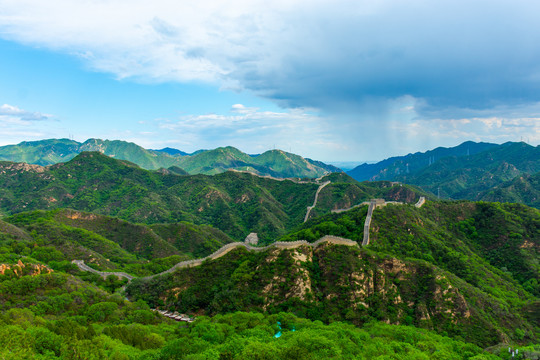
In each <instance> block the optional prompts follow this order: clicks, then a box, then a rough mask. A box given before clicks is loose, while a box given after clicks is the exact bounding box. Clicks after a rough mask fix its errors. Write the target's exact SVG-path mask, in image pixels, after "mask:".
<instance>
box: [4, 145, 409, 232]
mask: <svg viewBox="0 0 540 360" xmlns="http://www.w3.org/2000/svg"><path fill="white" fill-rule="evenodd" d="M336 176H337V175H336ZM339 178H340V179H341V180H337V179H338V178H337V177H336V180H334V182H332V184H330V185H328V186H327V187H325V188H324V189H323V192H321V207H320V208H319V207H316V209H315V210H316V211H317V212H318V213H325V212H329V211H330V210H331V209H333V208H340V207H342V206H349V205H350V204H354V202H356V201H358V202H361V201H365V200H368V199H370V198H371V197H372V196H375V197H384V196H385V194H387V193H392V191H393V190H392V189H393V188H392V186H391V184H379V183H373V184H360V183H357V182H356V181H354V180H352V179H350V178H348V177H347V176H346V175H339ZM343 179H347V180H343ZM323 181H324V180H323ZM396 186H397V185H396ZM318 187H319V184H317V183H314V182H307V183H298V182H293V181H290V180H285V181H276V180H273V179H268V178H261V177H258V176H253V175H251V174H246V173H240V172H226V173H222V174H218V175H215V176H206V175H194V176H177V175H174V174H164V173H161V172H152V171H148V170H144V169H141V168H139V167H137V166H136V165H134V164H132V163H129V162H127V161H120V160H115V159H112V158H109V157H107V156H105V155H103V154H100V153H82V154H80V155H78V156H77V157H76V158H74V159H72V160H70V161H69V162H67V163H61V164H57V165H53V166H50V167H46V168H44V167H38V166H30V165H26V164H17V163H9V162H0V209H1V211H2V212H4V213H5V214H13V213H17V212H22V211H27V210H37V209H56V208H72V209H76V210H81V211H91V212H96V213H99V214H103V215H111V216H116V217H118V218H121V219H124V220H128V221H131V222H141V223H146V224H153V223H165V222H166V223H175V222H180V221H187V222H190V223H195V224H199V225H202V224H208V225H212V226H214V227H216V228H218V229H220V230H222V231H223V232H225V233H226V234H227V235H228V236H231V237H233V238H235V239H237V240H243V239H244V238H245V236H246V235H248V234H249V233H251V232H257V233H259V237H260V238H261V239H263V240H265V241H270V240H273V239H275V238H276V237H277V236H279V235H282V234H284V233H285V232H286V231H287V230H288V229H290V228H292V227H293V226H296V225H297V224H300V223H301V222H302V221H303V219H304V217H305V214H306V209H307V206H310V205H312V204H313V200H314V197H315V192H316V190H317V189H318ZM398 187H399V186H398ZM400 189H401V188H400ZM398 193H399V191H398ZM403 195H404V198H403V200H407V197H411V196H412V197H417V196H418V195H416V194H415V192H414V190H411V191H409V192H407V193H403ZM405 195H406V196H405ZM398 198H399V196H398Z"/></svg>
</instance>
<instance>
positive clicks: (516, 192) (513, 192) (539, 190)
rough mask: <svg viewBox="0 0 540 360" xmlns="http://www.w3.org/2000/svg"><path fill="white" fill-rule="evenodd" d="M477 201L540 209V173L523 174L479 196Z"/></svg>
mask: <svg viewBox="0 0 540 360" xmlns="http://www.w3.org/2000/svg"><path fill="white" fill-rule="evenodd" d="M477 198H478V199H477V200H482V201H495V202H513V203H521V204H525V205H528V206H532V207H535V208H537V209H540V172H537V173H536V174H532V175H527V174H522V175H520V176H516V177H515V178H514V179H512V180H510V181H507V182H504V183H502V184H500V185H497V186H495V187H493V188H492V189H488V190H485V191H483V192H481V193H480V194H478V196H477Z"/></svg>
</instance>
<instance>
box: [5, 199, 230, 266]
mask: <svg viewBox="0 0 540 360" xmlns="http://www.w3.org/2000/svg"><path fill="white" fill-rule="evenodd" d="M0 236H3V237H4V239H3V240H1V238H0V246H2V245H3V246H4V247H5V250H4V252H8V253H9V252H13V253H16V254H22V255H27V256H31V257H33V258H35V259H37V260H40V261H45V262H49V261H55V262H58V263H57V264H56V263H55V264H54V265H53V267H54V268H58V269H61V268H63V266H66V262H70V261H71V260H84V261H85V262H86V263H87V264H89V265H90V266H93V267H94V268H96V269H100V270H115V271H120V270H122V271H126V272H128V273H131V274H134V275H139V276H144V275H150V274H153V273H158V272H161V271H164V270H167V269H168V268H170V267H171V266H173V265H174V264H176V263H177V262H179V261H182V260H187V259H193V258H200V257H205V256H207V255H210V254H211V253H212V252H214V251H216V250H217V249H219V248H220V247H222V246H223V245H225V244H227V243H230V242H232V241H233V240H232V239H231V238H229V237H228V236H227V235H225V234H224V233H223V232H221V231H220V230H218V229H215V228H212V227H210V226H205V225H200V226H199V225H194V224H189V223H177V224H156V225H153V226H151V227H150V226H146V225H140V224H132V223H129V222H126V221H123V220H119V219H117V218H111V217H107V216H102V215H96V214H92V213H84V212H80V211H74V210H53V211H33V212H24V213H19V214H16V215H14V216H11V217H8V218H5V219H4V220H3V221H2V220H0ZM14 239H17V240H18V241H14Z"/></svg>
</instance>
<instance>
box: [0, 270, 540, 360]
mask: <svg viewBox="0 0 540 360" xmlns="http://www.w3.org/2000/svg"><path fill="white" fill-rule="evenodd" d="M21 264H22V266H18V265H11V268H10V269H9V270H4V271H3V272H2V273H1V274H0V292H1V293H2V297H0V309H1V312H0V357H2V358H3V359H9V360H14V359H66V360H67V359H89V360H97V359H132V360H135V359H155V360H161V359H163V360H165V359H256V358H257V359H313V358H320V359H322V358H324V359H372V358H375V357H377V356H386V357H392V358H396V357H397V358H400V359H419V358H426V359H427V358H430V357H431V356H432V354H433V353H435V352H436V353H437V356H438V357H439V358H440V357H442V358H452V359H467V358H471V357H473V356H476V357H475V358H476V359H500V358H501V357H498V356H496V355H492V354H489V353H486V352H484V351H483V350H482V349H481V348H479V347H478V346H475V345H472V344H467V343H465V342H462V341H459V340H454V339H450V338H447V337H443V336H440V335H437V334H435V333H433V332H429V331H425V330H419V329H416V328H413V327H410V326H393V325H386V324H383V323H371V324H367V325H366V326H364V327H363V328H361V329H359V328H356V327H354V326H352V325H350V324H344V323H333V324H330V325H323V324H322V323H320V322H312V321H309V320H306V319H302V318H298V317H296V316H294V315H292V314H288V313H279V314H275V315H263V314H260V313H241V312H238V313H234V314H228V315H220V316H216V317H214V318H206V317H201V318H199V319H197V321H196V322H195V323H193V324H190V325H183V324H179V323H176V322H174V321H172V320H168V319H165V318H163V317H162V316H160V315H159V314H158V313H156V312H152V311H151V310H150V308H149V307H148V305H146V304H145V303H144V302H142V301H138V302H135V303H131V302H129V301H125V300H124V299H123V298H122V297H121V296H119V295H111V294H110V293H107V292H106V291H104V290H102V289H99V288H96V287H95V286H92V285H89V284H87V283H85V282H83V281H81V280H80V279H78V278H77V277H74V276H71V275H67V274H65V273H57V272H53V273H49V274H47V271H45V270H43V273H40V274H38V273H36V272H35V268H32V270H30V268H31V264H30V263H26V264H23V263H21ZM12 269H13V270H12ZM21 269H22V270H23V271H22V273H20V272H19V274H15V272H14V271H18V270H21ZM21 307H22V308H21ZM278 334H279V337H276V336H278ZM525 351H527V349H523V348H522V353H524V352H525ZM531 351H534V350H533V349H532V348H531ZM500 353H502V352H500ZM502 354H504V353H502ZM503 356H504V355H503ZM503 358H504V357H503Z"/></svg>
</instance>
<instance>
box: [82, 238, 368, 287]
mask: <svg viewBox="0 0 540 360" xmlns="http://www.w3.org/2000/svg"><path fill="white" fill-rule="evenodd" d="M323 243H331V244H334V245H346V246H358V243H357V242H356V241H353V240H350V239H345V238H341V237H338V236H331V235H327V236H324V237H322V238H320V239H319V240H317V241H315V242H312V243H310V242H307V241H306V240H297V241H276V242H275V243H272V244H270V245H267V246H263V247H258V246H252V245H249V244H246V243H243V242H234V243H229V244H226V245H224V246H223V247H221V248H219V249H218V250H216V251H215V252H214V253H212V254H210V255H208V256H206V257H204V258H201V259H194V260H186V261H181V262H179V263H177V264H176V265H174V266H173V267H171V268H170V269H167V270H165V271H163V272H160V273H158V274H154V275H150V276H145V277H142V278H140V279H142V280H150V279H152V278H154V277H156V276H160V275H164V274H168V273H172V272H174V271H175V270H176V269H181V268H186V267H192V266H199V265H201V264H202V263H203V262H205V261H206V260H215V259H218V258H220V257H222V256H224V255H225V254H227V253H228V252H229V251H232V250H233V249H236V248H238V247H244V248H245V249H246V250H248V251H265V250H269V249H272V248H278V249H295V248H298V247H300V246H310V247H312V248H317V247H318V246H320V245H321V244H323ZM72 263H74V264H75V265H77V266H78V267H79V269H80V270H82V271H90V272H93V273H95V274H98V275H100V276H102V277H103V278H105V277H107V276H109V275H115V276H118V277H123V278H126V279H128V280H129V281H131V280H133V279H135V278H136V277H135V276H133V275H129V274H126V273H125V272H103V271H97V270H95V269H92V268H91V267H89V266H88V265H86V264H85V263H84V260H73V261H72Z"/></svg>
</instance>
